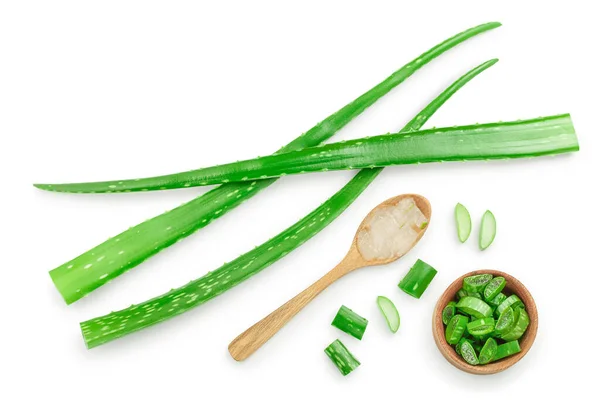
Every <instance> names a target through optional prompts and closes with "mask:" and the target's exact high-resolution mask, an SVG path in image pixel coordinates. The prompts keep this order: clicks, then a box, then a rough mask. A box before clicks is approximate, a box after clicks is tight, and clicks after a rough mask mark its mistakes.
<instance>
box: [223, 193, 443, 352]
mask: <svg viewBox="0 0 600 400" xmlns="http://www.w3.org/2000/svg"><path fill="white" fill-rule="evenodd" d="M407 197H411V198H412V199H413V201H414V202H415V204H416V206H417V207H418V208H419V209H420V210H421V212H422V213H423V215H424V216H425V217H426V218H427V220H428V221H431V205H430V204H429V201H428V200H427V199H426V198H425V197H423V196H420V195H416V194H404V195H400V196H396V197H392V198H391V199H388V200H386V201H384V202H383V203H381V204H379V205H378V206H377V207H375V208H374V209H373V210H371V212H369V214H368V215H367V216H366V217H365V218H364V219H363V222H362V223H361V224H360V226H359V228H358V229H357V231H356V235H355V236H354V239H353V240H352V245H351V246H350V250H349V251H348V253H347V254H346V256H345V257H344V259H343V260H342V261H341V262H340V263H339V264H338V265H336V266H335V267H334V268H333V269H332V270H331V271H329V272H328V273H327V274H325V275H324V276H323V277H322V278H321V279H319V280H318V281H316V282H315V283H313V284H312V285H311V286H309V287H308V288H307V289H305V290H304V291H303V292H301V293H300V294H298V295H297V296H296V297H294V298H292V299H291V300H289V301H288V302H287V303H285V304H284V305H282V306H281V307H279V308H278V309H277V310H275V311H273V312H272V313H271V314H269V315H267V316H266V317H265V318H263V319H262V320H260V321H259V322H257V323H256V324H254V325H252V326H251V327H250V328H248V329H247V330H246V331H245V332H244V333H242V334H241V335H239V336H238V337H236V338H235V339H234V340H233V341H232V342H231V343H230V344H229V354H231V356H232V357H233V358H234V359H235V360H237V361H243V360H245V359H246V358H248V357H249V356H251V355H252V354H253V353H254V352H255V351H256V350H258V349H259V348H260V347H261V346H262V345H263V344H265V343H266V342H267V341H268V340H269V339H271V338H272V337H273V335H275V334H276V333H277V332H278V331H279V330H280V329H281V328H282V327H283V326H284V325H285V324H287V323H288V322H289V321H290V320H291V319H292V318H293V317H294V316H295V315H296V314H298V312H300V310H302V309H303V308H304V307H305V306H306V305H307V304H308V303H309V302H310V301H311V300H312V299H314V298H315V297H316V296H317V295H318V294H319V293H321V292H322V291H323V290H325V289H326V288H327V287H328V286H329V285H331V284H332V283H333V282H335V281H337V280H338V279H339V278H341V277H342V276H344V275H346V274H347V273H349V272H351V271H354V270H356V269H358V268H362V267H366V266H371V265H382V264H388V263H390V262H392V261H395V260H397V259H398V258H400V257H402V256H403V255H404V254H406V252H408V251H409V250H410V249H412V247H414V246H415V245H416V244H417V243H418V242H419V240H420V239H421V237H423V235H424V234H425V231H426V230H427V228H428V227H429V224H427V225H426V226H425V227H424V228H422V229H421V228H416V227H415V229H419V235H418V236H417V239H416V240H415V242H414V243H413V245H412V246H411V247H410V248H409V249H408V250H407V251H406V252H405V253H403V254H400V255H398V256H395V257H392V258H386V259H374V260H366V259H365V258H363V256H362V255H361V254H360V252H359V251H358V245H357V239H358V233H359V232H360V231H361V230H362V229H365V227H366V225H365V221H367V220H368V219H369V217H370V216H371V215H372V213H374V212H375V210H377V209H379V208H380V207H385V206H390V205H395V204H397V203H398V202H400V201H401V200H403V199H405V198H407Z"/></svg>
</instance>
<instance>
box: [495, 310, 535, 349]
mask: <svg viewBox="0 0 600 400" xmlns="http://www.w3.org/2000/svg"><path fill="white" fill-rule="evenodd" d="M517 314H518V319H517V322H516V323H515V325H514V326H513V328H512V329H511V330H510V331H509V332H508V333H505V334H503V335H502V336H500V338H501V339H503V340H506V341H507V342H508V341H511V340H518V339H520V338H521V336H523V334H524V333H525V331H526V330H527V327H528V326H529V322H530V321H529V314H527V311H525V309H524V308H519V309H518V313H517Z"/></svg>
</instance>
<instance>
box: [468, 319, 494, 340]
mask: <svg viewBox="0 0 600 400" xmlns="http://www.w3.org/2000/svg"><path fill="white" fill-rule="evenodd" d="M493 330H494V318H492V317H487V318H478V319H476V320H474V321H471V322H469V323H468V324H467V332H469V334H471V335H473V336H483V335H487V334H488V333H491V332H492V331H493Z"/></svg>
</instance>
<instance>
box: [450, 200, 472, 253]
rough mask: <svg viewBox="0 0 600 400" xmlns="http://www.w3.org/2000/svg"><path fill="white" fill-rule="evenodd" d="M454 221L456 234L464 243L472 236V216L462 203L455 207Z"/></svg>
mask: <svg viewBox="0 0 600 400" xmlns="http://www.w3.org/2000/svg"><path fill="white" fill-rule="evenodd" d="M454 219H455V220H456V233H457V234H458V240H460V242H461V243H464V242H466V241H467V239H468V238H469V235H471V215H470V214H469V210H467V208H466V207H465V206H463V205H462V204H460V203H456V207H454Z"/></svg>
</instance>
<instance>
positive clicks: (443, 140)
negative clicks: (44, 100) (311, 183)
mask: <svg viewBox="0 0 600 400" xmlns="http://www.w3.org/2000/svg"><path fill="white" fill-rule="evenodd" d="M578 150H579V143H578V141H577V135H576V134H575V128H574V127H573V123H572V121H571V117H570V116H569V115H568V114H562V115H554V116H549V117H542V118H534V119H529V120H519V121H511V122H499V123H488V124H481V125H466V126H458V127H448V128H440V129H429V130H423V131H421V132H419V134H418V135H410V134H409V135H406V134H402V133H396V134H387V135H380V136H373V137H368V138H361V139H355V140H349V141H346V142H338V143H331V144H326V145H322V146H316V147H308V148H305V149H302V150H298V151H292V152H286V153H279V154H275V155H271V156H266V157H259V158H256V159H251V160H244V161H238V162H233V163H229V164H221V165H216V166H212V167H206V168H201V169H197V170H193V171H189V172H181V173H176V174H169V175H163V176H156V177H151V178H143V179H135V180H122V181H120V182H122V184H121V186H122V187H123V188H126V189H127V190H131V191H137V190H143V189H147V190H159V189H161V188H164V189H177V188H183V187H189V186H202V185H215V184H220V183H223V182H224V181H231V182H241V181H247V180H261V179H267V178H275V177H280V176H283V175H289V174H301V173H307V172H323V171H333V170H342V169H362V168H376V167H387V166H391V165H408V164H418V163H431V162H443V161H469V160H470V161H475V160H494V159H510V158H523V157H526V158H529V157H539V156H548V155H556V154H561V153H567V152H572V151H578ZM114 184H115V183H114V182H113V181H109V182H90V183H73V184H62V185H54V186H53V188H54V190H56V191H63V192H78V191H82V192H90V191H94V192H102V191H106V190H108V187H109V186H111V185H114ZM39 187H40V188H45V187H47V186H43V185H42V186H39ZM493 221H494V220H493V215H492V214H491V213H488V212H486V214H485V215H484V218H483V220H482V227H481V231H480V247H481V248H482V249H485V248H487V246H489V245H490V244H491V242H492V241H493V239H494V236H495V230H496V229H495V222H493Z"/></svg>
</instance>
